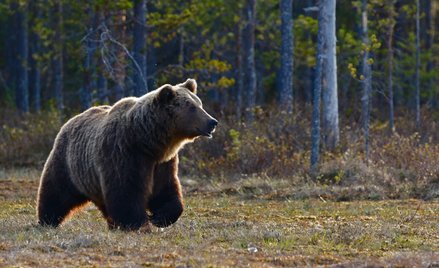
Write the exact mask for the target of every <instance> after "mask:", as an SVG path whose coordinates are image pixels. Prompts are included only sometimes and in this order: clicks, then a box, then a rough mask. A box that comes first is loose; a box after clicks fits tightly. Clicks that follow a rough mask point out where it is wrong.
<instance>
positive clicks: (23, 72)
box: [15, 3, 29, 113]
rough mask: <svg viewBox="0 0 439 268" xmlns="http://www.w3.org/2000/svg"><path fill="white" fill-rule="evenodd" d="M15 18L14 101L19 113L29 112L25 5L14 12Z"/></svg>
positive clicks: (27, 41)
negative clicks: (15, 67) (16, 61)
mask: <svg viewBox="0 0 439 268" xmlns="http://www.w3.org/2000/svg"><path fill="white" fill-rule="evenodd" d="M16 12H17V13H16V18H17V24H18V25H17V26H18V27H17V30H18V32H17V50H18V59H17V60H18V62H19V63H18V66H17V67H18V68H17V81H16V94H15V101H16V105H17V108H18V109H19V110H20V112H23V113H27V112H29V81H28V68H27V66H28V65H27V63H28V57H29V40H28V21H27V4H26V3H24V4H23V5H21V6H19V7H18V9H17V11H16Z"/></svg>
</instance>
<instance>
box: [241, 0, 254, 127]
mask: <svg viewBox="0 0 439 268" xmlns="http://www.w3.org/2000/svg"><path fill="white" fill-rule="evenodd" d="M255 16H256V0H246V3H245V7H244V23H245V26H244V29H243V32H242V39H243V40H242V41H243V70H244V85H245V86H246V90H245V91H246V92H245V93H246V94H245V96H246V98H245V106H246V107H245V108H246V120H247V121H253V119H254V111H253V110H254V107H255V104H256V70H255V24H256V19H255Z"/></svg>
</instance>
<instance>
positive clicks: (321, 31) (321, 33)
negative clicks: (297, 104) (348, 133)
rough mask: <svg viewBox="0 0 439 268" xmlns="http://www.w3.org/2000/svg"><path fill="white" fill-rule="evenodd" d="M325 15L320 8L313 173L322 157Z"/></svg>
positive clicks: (313, 102)
mask: <svg viewBox="0 0 439 268" xmlns="http://www.w3.org/2000/svg"><path fill="white" fill-rule="evenodd" d="M324 15H325V14H324V13H323V12H322V7H321V5H320V7H319V14H318V32H317V53H316V67H315V74H314V78H315V80H314V90H313V101H312V104H313V108H312V119H311V171H312V172H315V171H316V170H317V165H318V162H319V156H320V102H321V92H322V67H323V57H324V55H323V53H324V51H323V46H324V43H325V36H324V35H325V33H324V31H325V29H324V25H323V20H324Z"/></svg>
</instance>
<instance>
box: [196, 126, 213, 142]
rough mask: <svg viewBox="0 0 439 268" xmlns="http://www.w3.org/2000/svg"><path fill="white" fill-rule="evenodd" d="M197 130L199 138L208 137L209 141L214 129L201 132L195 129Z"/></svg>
mask: <svg viewBox="0 0 439 268" xmlns="http://www.w3.org/2000/svg"><path fill="white" fill-rule="evenodd" d="M197 130H198V132H200V134H201V136H205V137H208V138H209V139H211V138H212V133H213V132H215V128H213V129H211V130H209V131H206V130H201V129H199V128H197Z"/></svg>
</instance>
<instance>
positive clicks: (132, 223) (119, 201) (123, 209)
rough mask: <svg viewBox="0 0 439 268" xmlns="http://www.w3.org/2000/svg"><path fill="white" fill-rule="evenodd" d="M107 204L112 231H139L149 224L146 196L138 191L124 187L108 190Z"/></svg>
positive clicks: (109, 225) (109, 224) (108, 219)
mask: <svg viewBox="0 0 439 268" xmlns="http://www.w3.org/2000/svg"><path fill="white" fill-rule="evenodd" d="M105 203H106V214H107V215H106V216H107V217H106V218H107V222H108V227H109V228H110V229H121V230H127V231H130V230H138V229H139V228H141V227H142V226H144V225H148V224H149V223H148V217H147V214H146V206H145V205H144V204H145V198H144V195H143V193H141V192H139V191H138V190H137V189H130V188H129V187H123V188H113V189H111V190H108V192H107V193H106V198H105Z"/></svg>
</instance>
